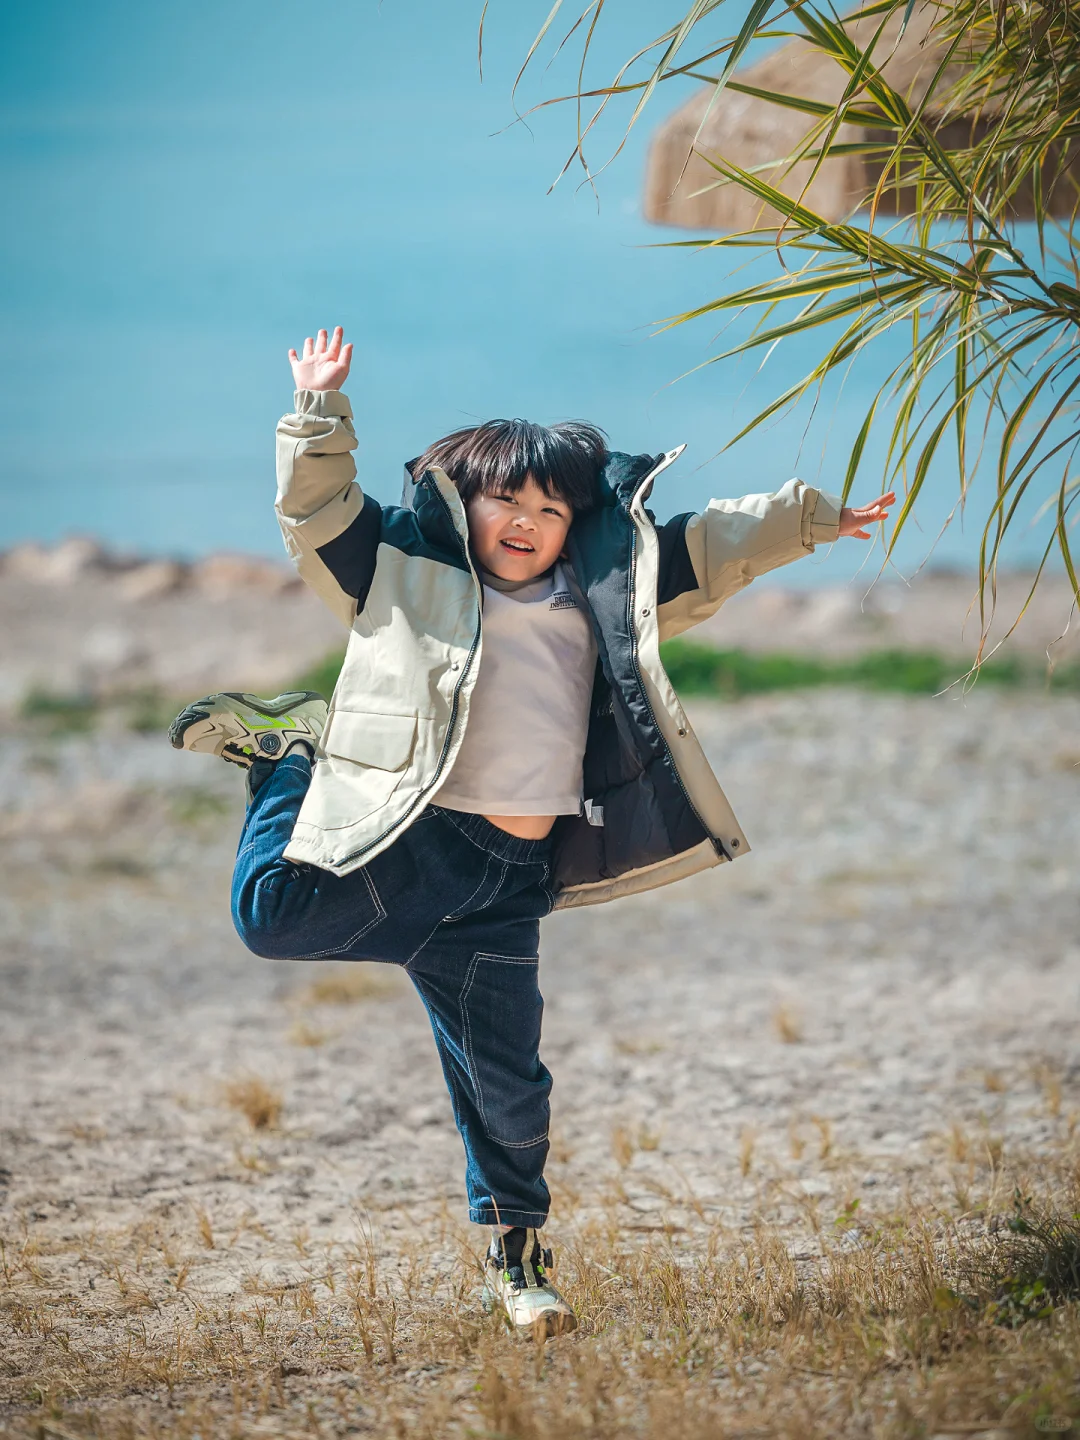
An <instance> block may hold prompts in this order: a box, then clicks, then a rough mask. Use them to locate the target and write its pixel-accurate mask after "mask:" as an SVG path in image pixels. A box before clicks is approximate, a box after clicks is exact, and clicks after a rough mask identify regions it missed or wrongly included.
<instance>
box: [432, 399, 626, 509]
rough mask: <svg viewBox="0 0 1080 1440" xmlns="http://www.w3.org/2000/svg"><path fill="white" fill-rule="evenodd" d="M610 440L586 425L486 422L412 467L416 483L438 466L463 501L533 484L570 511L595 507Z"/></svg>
mask: <svg viewBox="0 0 1080 1440" xmlns="http://www.w3.org/2000/svg"><path fill="white" fill-rule="evenodd" d="M607 454H608V449H607V436H606V435H605V434H604V432H603V431H602V430H598V429H597V427H596V426H595V425H588V424H586V423H585V421H584V420H563V421H561V422H560V423H559V424H558V425H534V424H532V423H531V422H530V421H528V420H486V421H485V422H484V424H483V425H470V426H468V427H467V428H466V429H464V430H455V431H454V433H453V434H452V435H444V436H443V438H442V439H441V440H436V441H435V443H434V444H433V445H429V446H428V448H427V449H426V450H425V451H424V453H423V455H421V456H420V458H419V460H416V461H414V462H413V464H412V465H411V466H410V467H409V468H410V469H411V470H412V473H413V475H414V476H415V478H416V479H417V480H419V479H420V476H421V475H422V474H423V473H424V471H425V470H429V469H431V467H432V466H433V465H437V466H438V467H439V468H440V469H441V470H445V471H446V473H447V475H449V477H450V479H451V480H452V481H453V482H454V486H455V488H456V489H457V492H458V494H459V495H460V496H461V498H462V500H471V499H473V497H474V496H476V495H493V494H496V493H498V492H500V491H505V492H506V493H508V494H510V495H516V494H517V493H518V491H519V490H521V489H522V488H523V486H524V485H525V482H526V481H527V480H528V479H530V478H531V479H533V480H535V481H536V483H537V485H539V486H540V489H541V490H543V492H544V494H545V495H548V496H550V497H551V498H552V499H559V500H564V501H565V502H566V504H567V505H569V506H570V508H571V510H588V509H589V508H590V506H592V505H594V504H595V503H596V498H597V497H596V489H597V486H596V481H597V476H598V475H599V473H600V469H601V467H602V466H603V464H604V461H605V460H606V459H607Z"/></svg>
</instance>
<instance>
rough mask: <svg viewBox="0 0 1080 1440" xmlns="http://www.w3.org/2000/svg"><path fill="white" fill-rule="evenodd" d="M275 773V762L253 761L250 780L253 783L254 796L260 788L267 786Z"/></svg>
mask: <svg viewBox="0 0 1080 1440" xmlns="http://www.w3.org/2000/svg"><path fill="white" fill-rule="evenodd" d="M273 773H274V761H273V760H253V761H252V762H251V769H250V770H249V771H248V780H249V781H250V783H251V793H252V795H254V794H255V793H256V792H257V791H258V790H259V788H260V786H262V785H265V784H266V782H267V780H269V779H270V776H271V775H272V774H273Z"/></svg>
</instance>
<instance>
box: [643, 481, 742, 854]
mask: <svg viewBox="0 0 1080 1440" xmlns="http://www.w3.org/2000/svg"><path fill="white" fill-rule="evenodd" d="M675 458H676V457H675V456H672V457H671V459H668V458H666V457H665V459H664V461H663V463H662V464H660V465H657V466H656V468H655V469H654V470H650V471H649V473H648V475H646V476H645V479H644V480H642V482H641V484H640V485H639V486H638V488H637V490H635V492H634V496H633V499H632V500H631V501H630V520H631V523H632V524H633V526H634V532H633V539H634V545H633V550H632V551H631V555H630V590H629V601H628V604H629V612H630V613H629V615H628V616H627V619H628V620H629V622H630V623H629V630H630V659H631V661H632V662H633V666H634V676H635V678H636V680H637V682H638V688H639V689H640V691H641V698H642V700H644V702H645V709H646V710H647V711H648V714H649V719H650V720H651V721H652V723H653V725H654V726H655V728H656V733H657V734H658V735H659V736H660V743H661V745H663V747H664V750H665V752H666V753H667V757H668V759H669V760H670V761H671V768H672V770H673V771H674V774H675V779H676V780H677V781H678V783H679V789H680V790H681V791H682V793H683V799H684V800H685V801H686V804H687V808H688V809H689V811H690V813H691V814H692V815H693V817H694V819H695V820H696V821H697V822H698V824H699V825H700V826H701V828H702V830H703V831H704V832H705V835H706V837H707V839H709V840H710V841H711V842H712V845H713V847H714V848H715V849H717V850H719V851H720V854H721V855H723V857H724V859H725V860H730V859H731V856H730V855H729V854H728V849H727V846H726V845H725V844H724V842H723V841H722V840H720V839H718V838H717V837H716V836H715V835H713V833H712V832H711V831H710V829H709V827H708V826H707V825H706V824H705V822H704V821H703V820H702V818H701V816H700V815H699V814H698V811H697V806H696V805H695V804H694V802H693V801H692V800H691V799H690V793H689V791H688V790H687V788H686V786H685V785H684V784H683V778H682V776H681V775H680V774H679V767H678V765H676V763H675V756H674V755H673V754H672V753H671V746H670V745H669V744H668V743H667V740H666V739H665V738H664V732H663V731H662V730H661V729H660V726H659V725H657V723H656V713H655V711H654V710H653V708H652V702H651V701H650V699H649V692H648V691H647V690H646V688H645V681H644V678H643V677H642V674H641V665H640V663H639V661H638V633H637V621H636V618H635V612H636V608H637V606H636V595H637V532H638V524H637V520H636V518H635V516H634V506H635V505H636V504H637V502H638V500H639V499H640V497H641V496H642V495H643V494H644V493H645V490H646V487H647V486H650V485H651V484H652V483H653V481H654V480H655V479H656V477H657V475H659V474H660V473H661V471H663V470H666V469H667V467H668V466H669V465H671V464H673V463H674V460H675ZM654 618H655V617H654ZM658 623H659V622H658Z"/></svg>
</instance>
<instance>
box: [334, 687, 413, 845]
mask: <svg viewBox="0 0 1080 1440" xmlns="http://www.w3.org/2000/svg"><path fill="white" fill-rule="evenodd" d="M416 733H417V720H416V716H415V715H370V714H362V713H360V712H359V711H355V710H337V711H335V712H334V714H333V715H332V716H331V717H330V723H329V724H328V725H327V727H326V730H325V732H324V734H323V742H322V750H323V753H324V755H325V759H324V760H322V761H320V764H319V766H318V768H317V771H316V782H317V783H318V788H319V825H320V828H322V829H327V830H345V829H351V828H352V826H354V825H357V824H359V823H360V822H361V821H362V820H365V819H367V817H368V816H369V815H372V814H374V813H375V811H377V810H381V809H382V807H383V806H384V805H385V804H386V803H387V802H388V801H389V799H390V797H391V796H392V795H393V793H394V791H395V790H396V789H397V788H398V786H399V785H400V784H401V783H402V781H403V780H405V778H406V777H407V775H408V774H409V762H410V761H411V760H412V757H413V751H414V749H415V746H416ZM320 770H321V771H323V774H322V775H319V774H318V771H320ZM327 771H329V774H327V773H326V772H327ZM328 782H329V783H328Z"/></svg>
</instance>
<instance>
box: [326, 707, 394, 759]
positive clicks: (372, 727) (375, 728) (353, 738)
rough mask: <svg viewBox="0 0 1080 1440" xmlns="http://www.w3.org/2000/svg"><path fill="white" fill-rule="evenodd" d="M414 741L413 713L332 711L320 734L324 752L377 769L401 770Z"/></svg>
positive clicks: (336, 757)
mask: <svg viewBox="0 0 1080 1440" xmlns="http://www.w3.org/2000/svg"><path fill="white" fill-rule="evenodd" d="M415 743H416V717H415V716H414V715H366V714H359V713H358V712H356V711H353V710H337V711H335V712H334V714H333V715H332V716H331V717H330V723H329V725H328V726H327V727H326V734H325V735H324V737H323V749H324V750H325V751H326V753H327V755H332V756H333V757H334V758H335V759H336V760H351V761H352V762H353V763H354V764H355V765H370V766H372V767H373V768H375V769H376V770H404V768H405V766H406V765H408V763H409V759H410V757H411V756H412V751H413V745H414V744H415Z"/></svg>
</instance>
